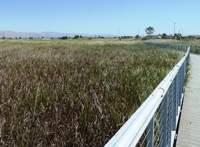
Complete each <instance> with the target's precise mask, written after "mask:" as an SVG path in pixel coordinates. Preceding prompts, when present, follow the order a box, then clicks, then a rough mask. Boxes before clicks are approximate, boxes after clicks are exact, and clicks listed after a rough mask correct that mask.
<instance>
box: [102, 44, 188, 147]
mask: <svg viewBox="0 0 200 147" xmlns="http://www.w3.org/2000/svg"><path fill="white" fill-rule="evenodd" d="M189 52H190V47H188V50H187V52H186V54H185V55H184V57H183V58H182V59H181V60H180V61H179V62H178V64H176V65H175V66H174V68H173V69H172V70H171V71H170V72H169V73H168V75H167V76H166V77H165V78H164V79H163V80H162V81H161V83H160V84H159V85H158V86H157V87H156V88H155V90H154V91H153V92H152V93H151V95H150V96H149V97H148V98H147V99H146V100H145V101H144V103H143V104H142V105H141V106H140V107H139V108H138V110H137V111H136V112H135V113H134V114H133V115H132V116H131V117H130V118H129V119H128V121H127V122H126V123H125V124H124V125H123V126H122V127H121V128H120V129H119V130H118V132H117V133H116V134H115V135H114V136H113V137H112V138H111V140H110V141H109V142H108V143H107V144H106V145H105V147H110V146H115V147H117V146H119V147H121V146H132V145H136V144H137V142H138V141H139V139H140V138H141V136H142V134H143V132H144V131H145V129H146V127H147V126H148V124H149V122H150V121H151V119H152V117H153V116H154V114H155V112H156V110H157V109H158V107H159V105H160V103H161V102H162V100H163V97H164V96H165V94H166V92H167V90H168V89H169V86H170V84H171V83H172V81H173V80H174V78H175V76H176V75H177V73H178V71H179V69H180V67H181V66H182V64H183V63H184V61H185V60H186V58H187V56H188V54H189Z"/></svg>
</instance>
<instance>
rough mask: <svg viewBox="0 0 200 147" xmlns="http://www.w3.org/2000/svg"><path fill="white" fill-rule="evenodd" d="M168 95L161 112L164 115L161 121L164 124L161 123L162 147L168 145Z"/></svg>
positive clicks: (164, 99)
mask: <svg viewBox="0 0 200 147" xmlns="http://www.w3.org/2000/svg"><path fill="white" fill-rule="evenodd" d="M167 99H168V94H166V95H165V97H164V98H163V101H162V104H161V111H162V112H163V113H161V117H160V118H161V119H162V123H161V128H162V129H163V130H162V132H161V133H160V137H161V138H160V140H161V141H162V144H160V145H161V147H162V146H163V145H165V144H167V119H168V116H167V107H168V100H167Z"/></svg>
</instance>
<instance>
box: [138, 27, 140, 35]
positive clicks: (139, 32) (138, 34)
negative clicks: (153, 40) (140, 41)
mask: <svg viewBox="0 0 200 147" xmlns="http://www.w3.org/2000/svg"><path fill="white" fill-rule="evenodd" d="M138 36H140V27H138Z"/></svg>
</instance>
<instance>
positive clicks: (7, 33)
mask: <svg viewBox="0 0 200 147" xmlns="http://www.w3.org/2000/svg"><path fill="white" fill-rule="evenodd" d="M75 35H81V36H84V37H95V36H97V37H98V36H99V35H89V34H75V33H58V32H40V33H34V32H31V33H30V32H15V31H0V38H2V37H5V38H19V37H21V38H29V37H33V38H42V37H44V38H58V37H63V36H68V37H74V36H75ZM100 36H103V37H113V35H100Z"/></svg>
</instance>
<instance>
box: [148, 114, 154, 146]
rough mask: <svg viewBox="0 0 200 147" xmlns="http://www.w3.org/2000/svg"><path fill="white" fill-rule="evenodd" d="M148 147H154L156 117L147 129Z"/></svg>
mask: <svg viewBox="0 0 200 147" xmlns="http://www.w3.org/2000/svg"><path fill="white" fill-rule="evenodd" d="M147 133H148V134H147V147H154V117H153V118H152V119H151V121H150V123H149V125H148V127H147Z"/></svg>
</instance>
